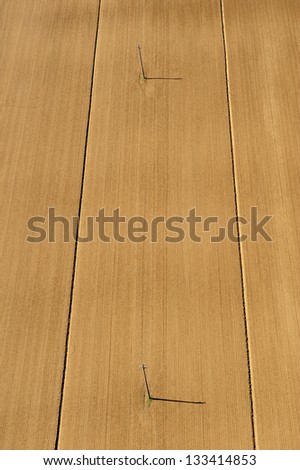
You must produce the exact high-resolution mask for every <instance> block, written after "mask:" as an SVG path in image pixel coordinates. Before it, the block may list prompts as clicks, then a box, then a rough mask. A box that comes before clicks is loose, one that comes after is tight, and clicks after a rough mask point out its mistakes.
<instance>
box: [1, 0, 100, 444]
mask: <svg viewBox="0 0 300 470" xmlns="http://www.w3.org/2000/svg"><path fill="white" fill-rule="evenodd" d="M97 8H98V2H97V1H91V0H73V1H72V2H70V1H68V0H51V1H48V0H39V1H37V2H35V1H33V2H24V1H23V0H13V1H11V0H4V1H2V2H1V7H0V9H1V14H0V51H1V53H0V56H1V67H0V68H1V74H0V104H1V108H0V114H1V126H0V128H1V141H0V149H1V150H0V153H1V183H0V201H1V234H0V237H1V272H2V278H1V300H0V305H1V314H0V357H1V366H0V369H1V371H0V448H1V449H23V448H24V449H44V448H45V449H51V448H53V447H54V442H55V437H56V427H57V413H58V407H59V401H60V392H61V373H62V368H63V362H64V354H65V336H66V327H67V318H68V309H69V301H70V286H71V279H72V269H73V255H74V243H73V242H72V243H67V244H64V243H63V242H62V238H60V239H59V240H58V241H57V243H52V244H50V243H47V240H45V241H44V242H43V243H40V244H39V243H28V242H26V241H25V240H26V237H27V235H32V236H33V237H34V236H35V237H36V236H37V234H36V233H35V234H33V233H31V232H29V231H28V230H27V227H26V223H27V220H28V219H29V218H30V217H32V216H42V217H47V212H48V207H54V208H55V210H56V213H57V214H59V215H64V216H65V217H70V216H73V215H76V214H77V211H78V201H79V195H80V187H81V175H82V164H83V154H84V144H85V135H86V124H87V115H88V105H89V94H90V84H91V73H92V63H93V50H94V40H95V30H96V24H97ZM44 228H45V227H44Z"/></svg>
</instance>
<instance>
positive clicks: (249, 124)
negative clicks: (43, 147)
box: [224, 0, 300, 449]
mask: <svg viewBox="0 0 300 470" xmlns="http://www.w3.org/2000/svg"><path fill="white" fill-rule="evenodd" d="M224 17H225V30H226V39H227V50H228V69H229V83H230V96H231V107H232V123H233V133H234V143H235V157H236V173H237V174H236V176H237V183H238V197H239V209H240V214H241V215H242V216H248V214H249V212H250V207H251V206H257V207H258V210H259V214H260V216H261V217H263V216H265V215H267V214H270V215H272V216H273V218H272V220H271V222H269V223H268V226H267V227H266V228H267V229H268V232H269V234H270V235H271V237H272V239H273V242H272V243H267V242H266V241H265V240H263V239H262V238H260V240H259V242H257V243H251V242H245V243H243V244H242V253H243V260H244V270H245V281H246V303H247V315H248V321H249V337H250V352H251V364H252V377H253V386H254V388H253V391H254V409H255V428H256V435H257V446H258V448H260V449H299V443H300V393H299V390H300V336H299V324H300V291H299V282H300V250H299V246H300V239H299V236H300V234H299V224H300V184H299V182H300V171H299V148H300V136H299V128H300V113H299V95H297V92H298V89H299V76H300V63H299V41H300V28H299V24H300V8H299V2H298V1H297V0H290V1H288V2H286V1H284V0H274V1H272V2H268V1H261V0H253V1H251V2H242V1H239V0H230V1H227V0H225V1H224Z"/></svg>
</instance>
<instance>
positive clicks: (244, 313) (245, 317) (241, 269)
mask: <svg viewBox="0 0 300 470" xmlns="http://www.w3.org/2000/svg"><path fill="white" fill-rule="evenodd" d="M220 16H221V27H222V39H223V49H224V66H225V81H226V98H227V112H228V128H229V140H230V153H231V165H232V181H233V191H234V205H235V216H236V226H237V236H238V253H239V264H240V278H241V290H242V304H243V317H244V330H245V340H246V354H247V367H248V387H249V399H250V410H251V427H252V441H253V449H254V450H255V449H256V436H255V422H254V402H253V393H252V376H251V358H250V350H249V333H248V320H247V310H246V299H245V281H244V267H243V259H242V248H241V241H240V224H239V207H238V196H237V183H236V169H235V155H234V146H233V130H232V117H231V105H230V89H229V77H228V60H227V46H226V33H225V20H224V7H223V0H220Z"/></svg>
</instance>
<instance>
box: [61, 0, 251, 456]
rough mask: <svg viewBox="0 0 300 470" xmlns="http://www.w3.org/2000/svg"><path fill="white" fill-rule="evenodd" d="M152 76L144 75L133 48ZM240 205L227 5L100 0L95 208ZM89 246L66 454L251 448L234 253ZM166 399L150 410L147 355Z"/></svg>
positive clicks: (79, 283) (77, 312) (147, 213)
mask: <svg viewBox="0 0 300 470" xmlns="http://www.w3.org/2000/svg"><path fill="white" fill-rule="evenodd" d="M138 44H141V45H142V50H143V60H144V67H145V74H146V76H151V77H181V78H182V80H176V81H175V80H141V79H140V62H139V57H138V51H137V45H138ZM118 207H119V208H120V211H121V213H122V215H124V216H126V217H127V218H129V217H131V216H134V215H141V216H143V217H146V218H147V220H149V221H150V220H151V219H152V218H153V217H155V216H159V215H160V216H165V217H169V216H174V215H178V216H186V215H188V212H189V210H190V209H192V208H194V207H196V208H197V213H199V214H201V215H202V216H203V217H205V216H210V215H217V216H219V217H220V224H224V223H225V221H226V220H227V218H228V217H231V216H233V215H234V214H235V207H234V191H233V180H232V165H231V154H230V139H229V132H228V115H227V101H226V86H225V72H224V54H223V43H222V30H221V21H220V9H219V2H218V1H211V0H206V1H195V0H193V1H187V2H186V1H185V2H183V1H179V0H174V1H166V2H161V1H159V0H150V1H148V0H147V1H139V0H128V1H126V2H123V1H117V0H110V1H107V0H103V1H102V3H101V20H100V31H99V41H98V49H97V60H96V70H95V82H94V92H93V100H92V112H91V124H90V133H89V143H88V155H87V165H86V175H85V187H84V197H83V205H82V217H81V222H82V223H81V230H82V233H84V232H85V229H86V224H85V222H86V217H87V216H88V215H95V214H97V211H98V210H99V209H101V208H105V213H106V214H107V215H111V213H112V211H113V210H114V209H115V208H118ZM95 237H96V240H95V241H94V242H92V243H88V244H79V246H78V258H77V265H76V277H75V284H74V298H73V308H72V318H71V331H70V341H69V354H68V361H67V371H66V382H65V388H64V399H63V409H62V421H61V426H60V440H59V447H60V448H61V449H70V448H76V449H80V448H84V449H86V448H88V449H201V448H205V449H207V448H213V449H226V448H231V449H243V448H244V449H245V448H251V447H252V429H251V408H250V400H249V386H248V368H247V356H246V343H245V331H244V319H243V305H242V293H241V280H240V265H239V255H238V247H237V245H236V244H234V243H232V242H229V241H228V240H226V241H224V242H223V243H220V244H213V243H209V242H208V240H206V241H205V240H203V243H195V242H192V241H191V240H190V239H189V237H188V236H186V238H185V239H184V241H182V242H180V243H166V242H164V241H163V234H162V233H161V232H160V233H159V237H158V242H157V243H151V242H149V241H145V242H143V243H132V242H129V241H128V240H127V241H126V242H125V243H118V242H111V243H105V242H100V241H99V239H98V238H97V232H96V230H95ZM142 363H145V364H146V365H147V366H148V379H149V383H151V392H152V393H153V395H154V396H156V397H170V398H174V399H176V400H187V401H199V400H203V401H205V402H206V404H204V405H199V406H198V405H195V404H189V403H177V402H175V403H172V402H161V401H152V402H151V404H150V406H148V404H147V402H146V401H147V400H146V392H145V384H144V380H143V376H142V374H141V369H140V364H142Z"/></svg>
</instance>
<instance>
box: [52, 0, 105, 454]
mask: <svg viewBox="0 0 300 470" xmlns="http://www.w3.org/2000/svg"><path fill="white" fill-rule="evenodd" d="M100 6H101V0H99V4H98V14H97V15H98V16H97V25H96V34H95V45H94V56H93V66H92V77H91V87H90V97H89V108H88V117H87V126H86V134H85V145H84V155H83V167H82V175H81V187H80V196H79V206H78V216H77V227H76V238H75V247H74V260H73V271H72V281H71V291H70V304H69V313H68V323H67V331H66V343H65V355H64V363H63V370H62V379H61V393H60V402H59V408H58V418H57V430H56V439H55V445H54V449H55V450H57V449H58V444H59V436H60V425H61V414H62V405H63V397H64V388H65V379H66V368H67V358H68V349H69V337H70V324H71V313H72V305H73V294H74V281H75V270H76V260H77V249H78V236H79V227H80V216H81V207H82V196H83V186H84V177H85V166H86V156H87V145H88V136H89V128H90V117H91V106H92V95H93V85H94V73H95V61H96V51H97V42H98V32H99V22H100Z"/></svg>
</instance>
